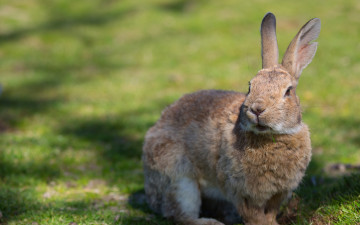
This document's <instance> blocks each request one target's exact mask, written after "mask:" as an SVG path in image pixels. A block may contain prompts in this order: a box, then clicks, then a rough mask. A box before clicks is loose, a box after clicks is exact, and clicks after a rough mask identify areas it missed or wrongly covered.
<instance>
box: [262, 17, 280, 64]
mask: <svg viewBox="0 0 360 225" xmlns="http://www.w3.org/2000/svg"><path fill="white" fill-rule="evenodd" d="M260 33H261V57H262V68H263V69H265V68H269V67H272V66H274V65H277V64H278V63H279V62H278V61H279V49H278V45H277V41H276V19H275V16H274V14H272V13H270V12H269V13H267V14H266V15H265V16H264V18H263V20H262V22H261V28H260Z"/></svg>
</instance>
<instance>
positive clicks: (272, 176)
mask: <svg viewBox="0 0 360 225" xmlns="http://www.w3.org/2000/svg"><path fill="white" fill-rule="evenodd" d="M260 33H261V46H262V49H261V50H262V51H261V55H262V68H263V69H261V70H260V71H259V72H258V73H257V74H256V76H255V77H254V78H253V79H252V80H251V81H250V82H249V91H248V93H247V94H243V93H238V92H234V91H222V90H203V91H198V92H195V93H192V94H188V95H185V96H183V97H182V98H180V99H179V100H177V101H176V102H175V103H173V104H172V105H170V106H169V107H167V108H166V109H165V110H164V111H163V112H162V115H161V118H160V119H159V120H158V121H157V123H156V124H155V125H154V126H153V127H151V128H150V129H149V130H148V132H147V134H146V137H145V142H144V145H143V155H142V160H143V166H144V176H145V193H146V197H147V201H148V204H149V206H150V208H151V209H152V210H154V211H155V212H157V213H160V214H162V215H163V216H164V217H166V218H170V219H173V220H174V221H175V223H176V224H193V225H200V224H209V225H210V224H223V223H221V222H220V221H217V220H215V219H212V218H199V214H200V206H201V199H202V197H209V198H213V199H218V200H222V201H223V200H226V201H228V202H231V203H232V204H233V206H234V207H235V208H236V210H237V212H238V213H239V215H240V216H241V217H242V220H243V222H244V223H245V224H247V225H248V224H262V225H265V224H266V225H268V224H278V223H277V221H276V215H277V213H278V211H279V208H280V206H281V204H282V203H283V202H284V201H285V200H287V199H288V198H289V196H291V193H292V191H293V190H294V189H296V188H297V186H298V185H299V183H300V181H301V179H302V177H303V176H304V173H305V170H306V168H307V166H308V164H309V162H310V159H311V141H310V133H309V129H308V127H307V125H306V124H304V123H303V122H302V115H301V108H300V102H299V98H298V96H297V95H296V93H295V90H296V87H297V84H298V80H299V77H300V74H301V72H302V70H303V69H304V68H305V67H306V66H307V65H308V64H309V63H310V62H311V60H312V58H313V57H314V55H315V52H316V49H317V43H316V42H313V41H314V40H315V39H317V37H318V36H319V33H320V19H318V18H314V19H311V20H310V21H309V22H307V23H306V24H305V25H304V26H303V27H302V28H301V29H300V31H299V32H298V33H297V35H296V36H295V38H294V39H293V40H292V42H291V43H290V45H289V47H288V48H287V50H286V53H285V55H284V58H283V60H282V63H281V64H279V63H278V57H279V56H278V55H279V53H278V46H277V40H276V20H275V16H274V15H273V14H272V13H267V14H266V15H265V16H264V18H263V20H262V23H261V30H260Z"/></svg>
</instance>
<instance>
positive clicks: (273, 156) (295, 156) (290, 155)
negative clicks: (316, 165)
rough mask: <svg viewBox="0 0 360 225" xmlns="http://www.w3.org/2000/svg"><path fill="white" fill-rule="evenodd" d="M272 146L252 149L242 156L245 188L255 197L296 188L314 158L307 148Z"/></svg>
mask: <svg viewBox="0 0 360 225" xmlns="http://www.w3.org/2000/svg"><path fill="white" fill-rule="evenodd" d="M272 147H273V148H269V149H266V148H265V149H248V150H246V151H245V152H244V153H243V156H242V157H241V163H240V164H241V169H240V170H241V172H242V174H243V175H244V176H243V182H244V184H243V185H244V186H245V189H246V190H247V191H249V192H250V193H251V194H252V195H259V193H264V194H266V193H277V192H279V191H286V190H293V189H295V188H296V187H297V186H298V184H299V182H300V181H301V179H302V177H303V175H304V173H305V169H306V167H307V165H308V163H309V161H310V155H309V154H308V153H307V151H303V149H292V148H288V147H286V146H285V147H284V146H281V145H279V146H277V148H274V146H272ZM250 193H249V194H250Z"/></svg>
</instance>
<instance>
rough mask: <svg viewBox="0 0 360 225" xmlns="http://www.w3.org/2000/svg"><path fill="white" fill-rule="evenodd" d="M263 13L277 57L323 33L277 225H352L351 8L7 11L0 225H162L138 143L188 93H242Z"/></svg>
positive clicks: (102, 4)
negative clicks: (292, 182) (289, 190)
mask: <svg viewBox="0 0 360 225" xmlns="http://www.w3.org/2000/svg"><path fill="white" fill-rule="evenodd" d="M268 11H271V12H273V13H274V14H275V15H276V16H277V25H278V26H277V32H278V42H279V48H280V53H281V55H282V54H283V52H284V51H285V50H286V47H287V45H288V44H289V42H290V40H291V39H292V37H294V36H295V34H296V32H297V31H298V30H299V29H300V27H301V26H302V25H303V24H304V23H305V22H307V21H308V20H309V19H311V18H313V17H319V18H320V19H321V21H322V30H321V33H320V37H319V39H318V42H319V46H318V52H317V54H316V56H315V58H314V60H313V62H312V63H311V64H310V65H309V66H308V68H306V69H305V70H304V72H303V75H302V77H301V78H300V83H299V87H298V88H297V94H298V95H299V97H300V100H301V103H302V106H303V120H304V121H305V122H306V123H307V124H308V125H309V127H310V129H311V138H312V145H313V159H312V162H311V164H310V166H309V169H308V171H307V174H306V177H305V179H304V181H303V183H302V184H301V185H300V187H299V189H298V190H296V193H295V196H294V200H293V201H292V203H291V206H290V207H289V208H287V209H284V213H283V214H282V217H281V218H280V219H279V220H280V221H281V222H282V223H293V224H309V223H312V224H358V223H360V216H359V215H360V197H359V194H360V175H359V174H358V173H356V172H357V168H356V166H354V165H358V164H359V163H360V151H359V149H360V114H359V112H360V104H358V102H359V100H360V89H359V87H360V78H359V76H360V64H359V62H360V42H359V40H360V29H359V21H360V13H359V12H360V2H359V1H356V0H347V1H335V0H329V1H326V2H321V1H320V2H319V1H312V0H304V1H273V0H272V1H263V0H255V1H241V2H240V1H236V0H228V1H216V0H209V1H205V0H147V1H132V0H122V1H114V0H91V1H70V0H53V1H47V0H27V1H10V0H3V1H2V2H1V7H0V20H1V25H0V83H1V86H2V88H1V90H2V93H1V96H0V132H1V134H0V223H2V224H171V222H168V221H166V220H164V219H162V218H161V217H159V216H157V215H153V214H152V212H151V211H150V210H149V208H148V207H147V205H146V204H145V202H144V194H143V193H144V190H143V173H142V165H141V160H140V158H141V146H142V142H143V138H144V134H145V132H146V130H147V129H148V128H149V127H151V126H152V125H153V124H154V123H155V121H156V120H157V119H158V118H159V116H160V113H161V111H162V109H163V108H164V107H166V106H167V105H169V104H170V103H171V102H173V101H175V100H176V99H178V98H179V97H180V96H182V95H183V94H185V93H189V92H193V91H197V90H199V89H226V90H237V91H242V92H246V91H247V88H248V87H247V86H248V81H249V80H250V79H251V77H253V76H254V75H255V74H256V73H257V71H258V70H259V69H260V68H261V61H260V34H259V26H260V22H261V19H262V17H263V16H264V15H265V13H266V12H268ZM347 164H349V165H348V166H347ZM351 165H353V166H351ZM353 172H354V174H352V173H353Z"/></svg>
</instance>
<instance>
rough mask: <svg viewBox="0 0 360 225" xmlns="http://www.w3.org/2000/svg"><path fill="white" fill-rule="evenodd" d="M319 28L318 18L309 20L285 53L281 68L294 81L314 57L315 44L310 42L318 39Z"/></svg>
mask: <svg viewBox="0 0 360 225" xmlns="http://www.w3.org/2000/svg"><path fill="white" fill-rule="evenodd" d="M320 27H321V23H320V19H319V18H314V19H311V20H310V21H309V22H307V23H306V24H305V25H304V26H303V27H302V28H301V29H300V31H299V33H297V35H296V36H295V37H294V39H293V40H292V41H291V43H290V45H289V47H288V48H287V50H286V52H285V55H284V58H283V61H282V66H283V67H285V69H287V70H288V71H289V73H290V74H291V75H293V76H294V77H295V78H296V79H299V77H300V74H301V72H302V70H303V69H304V68H305V67H306V66H307V65H308V64H309V63H310V62H311V60H312V59H313V57H314V55H315V52H316V48H317V42H312V41H314V40H315V39H317V38H318V37H319V33H320ZM310 42H311V43H310Z"/></svg>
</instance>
